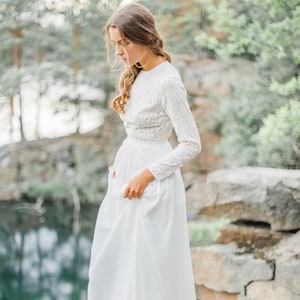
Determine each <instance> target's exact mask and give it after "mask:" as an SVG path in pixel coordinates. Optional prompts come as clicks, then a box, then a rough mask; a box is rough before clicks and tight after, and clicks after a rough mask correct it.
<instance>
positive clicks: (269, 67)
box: [196, 0, 300, 168]
mask: <svg viewBox="0 0 300 300" xmlns="http://www.w3.org/2000/svg"><path fill="white" fill-rule="evenodd" d="M199 1H200V3H201V4H202V6H203V7H204V9H205V10H206V11H207V13H208V19H210V21H211V23H210V27H207V28H205V30H203V31H202V32H201V34H199V35H198V36H197V38H196V41H197V42H198V43H199V44H200V45H202V47H203V48H205V49H208V50H210V51H211V50H212V51H214V52H215V55H216V57H218V58H219V59H221V60H222V61H227V60H228V59H231V58H232V57H236V56H239V57H247V58H248V59H251V60H253V62H254V63H255V66H256V74H255V76H254V77H255V80H253V81H246V82H244V81H242V80H241V79H238V80H236V81H234V82H233V86H234V93H233V96H232V99H226V100H223V101H222V102H221V103H220V109H219V110H218V112H217V115H216V120H217V125H218V127H219V128H220V131H221V133H222V139H221V144H220V147H219V153H220V154H223V155H224V158H225V162H227V164H229V165H233V164H234V165H257V164H259V165H264V166H273V167H284V168H298V167H299V164H298V163H297V160H298V154H297V153H298V152H297V151H298V145H297V143H298V142H299V140H297V138H298V137H297V135H295V133H294V131H293V130H291V127H292V126H298V127H299V123H297V116H298V119H299V114H296V115H295V120H296V121H292V120H287V119H282V120H281V125H280V126H283V127H284V126H289V128H290V129H289V130H288V131H286V132H285V135H284V137H281V140H278V139H277V140H276V141H274V142H272V143H271V142H268V143H264V142H263V139H264V138H263V136H264V137H265V138H266V135H267V136H269V137H268V138H271V137H272V138H275V135H276V134H278V132H279V131H280V130H282V128H281V127H280V128H278V130H277V133H276V134H275V131H272V133H271V132H270V131H269V132H268V130H270V129H271V127H272V126H274V124H275V123H276V118H278V117H279V116H278V115H277V114H282V113H283V112H282V111H281V110H280V111H278V112H276V113H275V111H276V109H278V108H279V107H281V106H283V105H284V104H286V103H289V99H294V100H293V102H294V103H298V102H299V99H300V81H299V72H300V50H299V49H300V26H299V24H300V3H299V1H280V0H267V1H262V0H251V1H250V0H241V1H238V2H237V1H225V0H221V1H218V4H215V3H216V1H213V0H199ZM293 105H294V106H295V105H296V104H293ZM283 107H285V108H284V109H283V110H285V111H286V114H288V115H289V117H290V116H291V110H292V109H287V108H286V106H283ZM274 114H275V115H274ZM268 115H270V119H268ZM272 116H273V117H272ZM264 122H265V123H264ZM295 122H296V123H297V124H295ZM287 124H289V125H287ZM276 125H279V123H278V124H276ZM262 126H263V127H264V128H265V129H261V127H262ZM274 128H275V127H274ZM276 128H277V127H276ZM260 129H261V131H260ZM259 131H260V134H259V136H260V139H259V138H258V132H259ZM283 139H284V141H285V144H284V143H283ZM284 145H285V146H284ZM297 166H298V167H297Z"/></svg>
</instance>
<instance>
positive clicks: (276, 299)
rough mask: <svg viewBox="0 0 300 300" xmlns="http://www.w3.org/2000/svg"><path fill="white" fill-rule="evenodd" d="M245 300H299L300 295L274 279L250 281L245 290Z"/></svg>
mask: <svg viewBox="0 0 300 300" xmlns="http://www.w3.org/2000/svg"><path fill="white" fill-rule="evenodd" d="M243 299H245V300H300V296H299V295H296V294H294V293H292V292H291V291H290V290H288V289H286V288H285V287H283V286H281V285H279V284H277V283H276V282H274V281H269V282H252V283H251V284H250V285H249V286H248V287H247V291H246V296H245V297H244V298H243Z"/></svg>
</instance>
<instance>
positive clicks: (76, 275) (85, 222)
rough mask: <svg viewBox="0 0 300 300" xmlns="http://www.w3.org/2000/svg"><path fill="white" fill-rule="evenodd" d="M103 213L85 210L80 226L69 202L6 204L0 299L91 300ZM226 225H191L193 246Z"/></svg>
mask: <svg viewBox="0 0 300 300" xmlns="http://www.w3.org/2000/svg"><path fill="white" fill-rule="evenodd" d="M97 212H98V206H96V205H90V206H85V207H82V208H81V211H80V215H79V223H78V222H75V221H77V220H78V218H77V217H78V215H77V217H74V210H73V207H72V206H67V205H66V204H62V203H58V204H52V205H49V204H48V205H43V206H42V207H41V206H37V205H35V206H34V204H29V203H26V202H25V203H15V204H11V203H10V204H1V203H0V300H86V288H87V283H88V266H89V259H90V249H91V243H92V236H93V231H94V226H95V222H96V215H97ZM226 223H228V220H215V221H210V220H203V221H200V222H199V221H194V222H189V234H190V241H191V246H199V245H200V246H201V245H208V244H212V243H214V242H215V240H216V238H217V235H218V233H219V231H220V228H221V227H222V226H223V225H224V224H226ZM78 225H79V226H78ZM78 228H80V230H77V229H78ZM76 232H78V233H76Z"/></svg>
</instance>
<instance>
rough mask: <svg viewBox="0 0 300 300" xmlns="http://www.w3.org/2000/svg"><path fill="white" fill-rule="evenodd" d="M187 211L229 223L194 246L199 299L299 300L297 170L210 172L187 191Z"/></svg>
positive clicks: (299, 179)
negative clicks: (211, 241)
mask: <svg viewBox="0 0 300 300" xmlns="http://www.w3.org/2000/svg"><path fill="white" fill-rule="evenodd" d="M188 211H189V213H190V215H191V216H193V217H194V218H202V217H206V218H207V217H214V218H218V217H227V218H229V219H230V220H231V221H232V222H231V224H229V225H225V226H224V228H222V230H221V232H220V236H219V239H218V243H217V244H215V245H211V246H205V247H196V248H193V249H192V258H193V267H194V275H195V284H196V288H197V295H198V299H199V300H216V299H218V300H266V299H268V300H300V248H299V245H300V231H299V229H300V171H298V170H278V169H269V168H238V169H232V170H226V169H225V170H218V171H215V172H212V173H210V174H209V175H208V177H207V180H206V181H205V182H198V183H197V184H194V185H193V186H192V187H191V188H190V190H189V191H188Z"/></svg>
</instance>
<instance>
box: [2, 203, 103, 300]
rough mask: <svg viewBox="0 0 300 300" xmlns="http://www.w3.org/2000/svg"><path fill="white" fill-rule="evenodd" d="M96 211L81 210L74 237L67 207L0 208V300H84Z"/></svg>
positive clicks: (21, 206) (94, 208)
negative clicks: (38, 209)
mask: <svg viewBox="0 0 300 300" xmlns="http://www.w3.org/2000/svg"><path fill="white" fill-rule="evenodd" d="M97 210H98V207H95V206H90V207H84V208H82V209H81V213H80V231H79V233H78V234H76V233H74V230H73V228H74V224H73V219H74V218H73V208H72V207H66V206H64V205H61V204H57V205H52V206H50V205H47V206H46V211H45V213H42V212H41V211H36V210H33V209H32V205H29V204H25V205H24V204H22V205H20V204H14V205H11V204H10V205H9V206H8V205H3V204H1V206H0V300H21V299H22V300H33V299H36V300H48V299H51V300H52V299H53V300H54V299H55V300H65V299H66V300H67V299H68V300H69V299H72V300H85V299H86V288H87V282H88V277H87V274H88V265H89V257H90V248H91V241H92V235H93V229H94V225H95V220H96V214H97Z"/></svg>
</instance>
